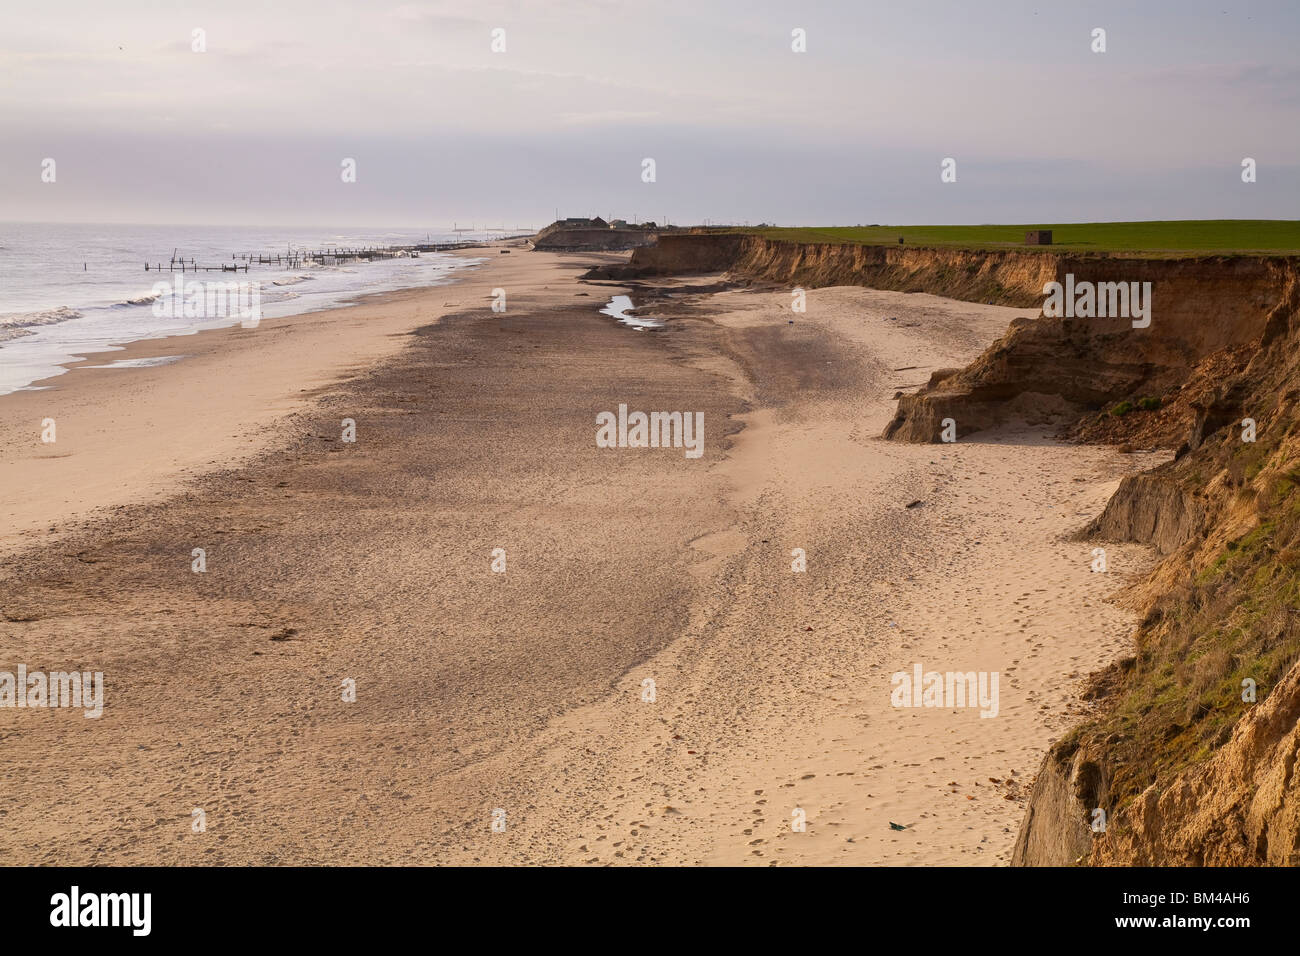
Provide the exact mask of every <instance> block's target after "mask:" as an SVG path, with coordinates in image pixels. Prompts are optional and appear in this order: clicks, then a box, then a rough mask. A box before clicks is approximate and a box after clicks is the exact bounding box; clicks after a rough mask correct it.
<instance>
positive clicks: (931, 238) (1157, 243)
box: [726, 219, 1300, 256]
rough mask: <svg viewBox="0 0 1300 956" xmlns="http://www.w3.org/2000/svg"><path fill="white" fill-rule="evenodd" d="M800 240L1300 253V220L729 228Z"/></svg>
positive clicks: (1160, 251) (1185, 252)
mask: <svg viewBox="0 0 1300 956" xmlns="http://www.w3.org/2000/svg"><path fill="white" fill-rule="evenodd" d="M1030 229H1050V230H1052V245H1050V246H1026V245H1025V233H1026V232H1027V231H1028V230H1030ZM726 231H728V232H737V231H739V232H750V233H757V234H759V235H763V236H767V237H769V238H772V239H789V240H791V241H794V242H855V243H864V244H869V245H897V244H898V237H899V236H902V237H903V239H904V240H905V243H906V244H907V245H910V246H954V247H959V248H965V249H1008V248H1013V247H1014V248H1020V249H1040V250H1052V249H1055V250H1058V251H1062V252H1103V253H1120V254H1127V253H1141V254H1146V255H1159V256H1182V255H1212V254H1221V255H1242V254H1263V255H1300V220H1293V219H1187V220H1169V221H1153V222H1081V223H1031V224H1026V225H1022V226H827V227H807V228H805V227H794V228H779V227H774V228H756V229H739V230H737V229H728V230H726Z"/></svg>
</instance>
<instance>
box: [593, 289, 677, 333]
mask: <svg viewBox="0 0 1300 956" xmlns="http://www.w3.org/2000/svg"><path fill="white" fill-rule="evenodd" d="M634 308H636V306H634V305H633V304H632V300H631V299H630V298H629V297H627V296H625V295H616V296H614V298H612V299H610V300H609V302H608V303H607V304H606V305H605V308H603V309H601V310H600V314H601V315H608V316H610V317H611V318H615V319H618V320H619V321H620V322H622V323H623V324H624V325H630V326H631V327H632V328H634V329H636V330H637V331H638V332H644V331H645V330H646V329H662V328H663V327H664V323H663V320H662V319H650V318H646V319H642V318H638V317H637V316H635V315H628V314H627V313H628V312H629V311H630V310H632V309H634Z"/></svg>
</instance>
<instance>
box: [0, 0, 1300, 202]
mask: <svg viewBox="0 0 1300 956" xmlns="http://www.w3.org/2000/svg"><path fill="white" fill-rule="evenodd" d="M1097 28H1101V29H1103V30H1105V45H1106V49H1105V52H1094V50H1093V46H1094V45H1095V40H1094V36H1093V33H1094V30H1095V29H1097ZM196 30H197V31H202V33H201V34H200V35H198V36H201V39H202V43H201V44H200V43H198V42H197V41H196V33H195V31H196ZM497 30H500V31H504V34H500V33H498V34H496V36H497V37H498V40H497V44H496V45H497V46H498V47H500V46H501V45H502V44H501V41H500V37H502V36H503V37H504V50H493V43H494V34H493V31H497ZM795 30H802V31H804V36H805V37H806V49H805V50H804V51H803V52H796V51H795V50H794V49H793V46H794V45H795V40H794V39H793V36H792V31H795ZM197 45H201V46H202V47H203V50H202V51H201V52H197V51H196V50H195V47H196V46H197ZM1298 45H1300V3H1297V2H1295V0H1279V2H1266V0H1258V2H1231V0H1216V2H1211V3H1206V2H1199V0H1174V2H1163V0H1141V2H1134V0H1123V2H1115V3H1109V2H1107V3H1100V2H1098V3H1093V2H1069V3H1064V2H1059V0H1037V2H1020V0H958V2H943V0H892V2H888V3H877V2H872V0H846V2H830V0H823V2H817V0H798V2H775V0H654V2H649V0H431V2H386V0H371V2H362V0H354V2H340V0H311V2H298V0H275V2H267V0H259V2H246V0H221V2H183V0H158V2H144V0H115V2H112V3H104V2H102V0H86V2H57V0H41V2H39V3H31V2H23V3H19V2H17V0H0V220H11V221H12V220H21V221H50V222H135V223H193V224H205V223H221V224H232V225H313V226H329V227H341V226H393V227H397V226H402V227H413V228H441V227H444V226H450V225H451V224H452V223H453V222H456V223H458V224H460V225H462V226H468V225H474V226H480V227H486V226H492V227H496V226H501V225H504V226H506V227H507V228H510V227H514V226H516V225H522V226H537V225H542V224H545V223H547V222H550V221H551V220H552V219H553V218H555V216H556V215H557V213H558V215H560V216H591V215H601V216H605V217H607V218H608V217H617V218H624V219H633V218H636V219H638V220H647V219H649V220H655V221H657V222H664V221H665V220H666V221H670V222H673V223H678V224H695V223H701V222H704V221H706V220H708V221H713V222H724V223H744V222H750V223H757V222H760V221H765V222H769V223H777V224H780V225H854V224H858V223H861V224H870V223H883V224H921V223H988V222H1012V223H1015V222H1024V223H1036V222H1044V223H1050V222H1086V221H1098V220H1134V219H1210V218H1245V219H1254V218H1269V219H1297V218H1300V57H1297V56H1296V52H1295V51H1296V49H1297V46H1298ZM1247 157H1249V158H1252V159H1254V160H1255V162H1256V170H1257V172H1256V177H1257V178H1256V181H1255V182H1253V183H1243V182H1242V176H1241V172H1242V169H1241V164H1242V161H1243V159H1245V158H1247ZM946 158H952V159H953V160H955V169H956V180H955V181H954V182H943V181H942V179H941V175H940V174H941V164H942V162H943V160H944V159H946ZM47 159H52V160H54V181H53V182H45V181H43V179H42V177H43V172H44V171H45V170H46V169H47V168H48V165H47V164H45V161H46V160H47ZM646 159H653V160H654V174H655V175H654V181H653V182H646V181H644V179H643V168H644V167H643V164H644V160H646ZM345 160H353V161H354V162H355V169H356V176H355V181H354V182H345V181H344V176H343V166H344V162H345ZM47 178H48V176H47Z"/></svg>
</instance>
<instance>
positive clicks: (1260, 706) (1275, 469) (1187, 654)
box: [1015, 260, 1300, 865]
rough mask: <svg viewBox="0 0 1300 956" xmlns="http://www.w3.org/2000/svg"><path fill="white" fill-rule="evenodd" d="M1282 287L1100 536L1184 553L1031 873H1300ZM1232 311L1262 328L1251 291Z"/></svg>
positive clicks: (1288, 324)
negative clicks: (1045, 868) (1176, 439)
mask: <svg viewBox="0 0 1300 956" xmlns="http://www.w3.org/2000/svg"><path fill="white" fill-rule="evenodd" d="M1273 275H1274V276H1275V289H1276V292H1275V294H1274V296H1273V307H1272V308H1271V309H1269V310H1268V311H1266V312H1265V313H1264V316H1263V319H1264V320H1263V322H1262V323H1259V324H1258V331H1257V333H1256V335H1255V338H1254V340H1253V341H1252V342H1248V343H1245V347H1240V348H1230V349H1226V350H1220V351H1218V352H1216V353H1214V354H1213V355H1211V356H1210V357H1209V358H1208V359H1206V360H1205V362H1204V363H1203V365H1202V367H1200V368H1197V369H1195V370H1193V374H1192V375H1191V376H1190V377H1189V379H1188V381H1187V382H1186V383H1184V384H1183V386H1182V387H1181V388H1180V389H1179V391H1180V392H1182V393H1190V394H1188V395H1186V396H1184V397H1180V398H1179V400H1178V403H1177V405H1178V406H1179V407H1177V408H1176V409H1175V410H1174V415H1175V417H1176V418H1177V420H1179V421H1181V422H1183V424H1184V426H1185V433H1184V434H1183V436H1182V441H1181V444H1180V446H1179V448H1178V454H1177V457H1176V458H1175V459H1174V460H1173V461H1171V462H1169V463H1167V464H1165V465H1162V466H1161V467H1159V468H1156V469H1154V470H1153V471H1151V472H1148V473H1146V474H1141V475H1135V476H1132V477H1130V478H1128V479H1126V480H1125V481H1124V482H1123V483H1122V484H1121V486H1120V488H1119V490H1118V491H1117V492H1116V494H1115V495H1114V496H1113V497H1112V499H1111V501H1110V503H1109V504H1108V505H1107V507H1106V509H1105V511H1104V512H1103V513H1102V515H1101V516H1100V517H1099V518H1098V519H1097V520H1096V521H1094V522H1093V524H1092V526H1091V527H1090V528H1089V529H1087V534H1089V535H1091V536H1094V537H1096V538H1097V539H1099V540H1100V541H1103V542H1104V540H1106V539H1117V540H1124V541H1140V542H1146V543H1150V544H1154V545H1155V546H1156V547H1157V548H1158V549H1159V550H1160V551H1161V552H1163V553H1165V554H1166V555H1167V557H1166V558H1165V560H1164V561H1162V562H1161V564H1160V565H1158V566H1157V568H1156V569H1155V570H1154V571H1153V573H1152V574H1151V576H1150V577H1149V578H1148V579H1147V580H1146V581H1144V582H1142V583H1141V584H1140V585H1138V586H1137V587H1136V588H1135V591H1134V595H1133V596H1134V598H1135V600H1137V601H1139V602H1140V606H1141V607H1142V608H1143V609H1144V619H1143V623H1142V625H1141V626H1140V628H1139V630H1138V632H1137V634H1136V635H1135V655H1134V658H1133V659H1132V660H1131V661H1130V662H1128V665H1129V666H1128V667H1127V669H1125V670H1123V671H1122V672H1115V673H1112V674H1111V675H1110V676H1111V678H1112V679H1110V680H1107V681H1102V682H1099V686H1100V688H1101V689H1100V690H1099V696H1100V697H1102V699H1103V701H1104V707H1103V709H1102V711H1101V713H1100V714H1099V716H1098V717H1097V718H1096V719H1094V720H1093V721H1091V722H1089V723H1087V724H1085V725H1084V726H1082V727H1079V728H1077V729H1076V730H1075V731H1074V732H1073V733H1072V734H1071V735H1070V736H1069V737H1067V738H1066V739H1065V740H1063V741H1062V742H1060V743H1059V744H1058V745H1057V746H1056V747H1054V748H1053V751H1052V752H1051V753H1050V754H1049V755H1048V757H1047V758H1046V759H1045V761H1044V763H1043V766H1042V769H1041V771H1040V773H1039V777H1038V780H1037V782H1036V784H1035V788H1034V794H1033V797H1032V799H1031V802H1030V807H1029V810H1028V812H1027V814H1026V817H1025V820H1024V823H1023V824H1022V829H1021V833H1020V838H1019V841H1018V844H1017V848H1016V854H1015V862H1017V863H1021V864H1028V865H1043V864H1063V863H1070V862H1074V861H1076V860H1080V861H1083V862H1089V863H1095V864H1124V865H1127V864H1150V865H1249V864H1272V865H1297V864H1300V782H1298V781H1297V778H1296V775H1295V773H1294V770H1295V760H1296V756H1297V752H1298V750H1300V729H1298V726H1297V720H1298V719H1300V575H1297V569H1300V495H1297V493H1296V490H1297V486H1298V485H1300V268H1297V264H1296V263H1295V262H1294V260H1292V261H1290V262H1287V263H1281V264H1279V265H1278V266H1277V268H1276V270H1274V272H1273ZM1219 302H1220V307H1221V308H1222V310H1223V312H1222V313H1221V315H1220V324H1221V325H1222V326H1224V327H1225V328H1237V329H1241V330H1243V331H1245V330H1253V329H1255V328H1256V324H1257V319H1258V317H1257V315H1256V314H1255V309H1254V307H1253V306H1251V305H1249V304H1248V302H1249V296H1248V295H1244V294H1243V295H1242V296H1241V297H1240V299H1239V300H1238V304H1237V306H1236V307H1235V308H1234V307H1233V305H1232V299H1231V297H1229V296H1228V295H1227V294H1226V290H1225V292H1224V293H1221V294H1220V296H1219ZM1153 327H1154V323H1153ZM1246 419H1251V420H1253V422H1254V427H1255V436H1254V438H1255V440H1254V441H1249V440H1244V439H1246V438H1249V437H1250V435H1249V430H1248V427H1247V426H1246V424H1244V421H1245V420H1246ZM1084 430H1085V431H1086V429H1084ZM1098 808H1100V809H1102V810H1104V811H1105V812H1106V814H1107V817H1108V820H1107V824H1108V825H1107V827H1106V830H1105V831H1104V832H1097V833H1094V832H1093V831H1092V829H1091V828H1090V827H1089V823H1090V822H1091V821H1092V820H1093V819H1094V817H1093V814H1094V811H1095V810H1096V809H1098Z"/></svg>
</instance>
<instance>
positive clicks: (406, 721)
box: [0, 250, 1150, 865]
mask: <svg viewBox="0 0 1300 956" xmlns="http://www.w3.org/2000/svg"><path fill="white" fill-rule="evenodd" d="M489 254H490V258H489V259H488V261H487V262H485V264H484V265H483V267H482V268H480V269H476V270H475V271H474V272H472V273H470V274H468V275H467V276H465V277H464V278H463V279H461V280H460V281H458V282H457V283H455V284H452V285H449V286H445V287H437V288H433V289H426V290H413V291H409V292H405V293H397V294H390V295H387V296H384V297H382V298H378V299H375V300H373V301H369V302H367V303H366V304H363V305H360V306H357V307H353V308H348V309H340V310H334V311H330V312H323V313H316V314H313V315H310V316H299V317H295V318H293V319H285V320H275V321H264V322H263V323H262V325H261V326H260V327H259V328H258V329H256V330H243V329H228V330H217V331H213V332H207V333H202V334H200V335H197V336H189V337H179V338H173V339H166V340H160V341H154V342H141V343H135V344H133V345H131V346H129V347H128V348H127V349H126V350H125V351H124V352H118V353H113V354H112V356H111V358H112V359H118V358H131V357H144V356H159V355H169V354H184V355H186V356H187V357H186V358H184V359H182V360H181V361H179V362H176V363H173V364H170V365H165V366H159V367H155V368H147V369H130V370H123V369H98V370H96V369H79V370H74V371H72V372H70V373H68V374H66V375H64V376H60V377H58V378H56V379H52V380H48V381H47V382H44V383H40V384H43V385H52V386H54V388H52V389H50V390H48V391H36V392H20V393H16V394H14V395H10V396H6V397H3V398H0V406H3V407H4V408H5V414H4V415H3V421H4V424H3V425H0V456H2V457H3V475H4V477H3V479H2V480H0V515H3V516H4V519H5V520H4V526H3V528H4V536H3V538H2V539H0V546H2V547H3V552H0V554H2V555H3V559H4V560H3V565H2V566H0V595H2V597H0V611H2V612H3V618H0V636H2V639H3V644H2V645H0V646H2V647H3V654H2V656H0V670H3V669H9V670H12V669H14V668H16V666H17V664H19V663H24V664H26V666H27V668H28V670H29V671H33V670H58V669H72V668H74V667H75V668H77V669H84V670H91V671H103V673H104V679H105V684H106V692H105V694H106V703H105V707H104V713H103V716H102V717H100V718H99V719H87V718H85V717H83V716H82V714H81V712H80V711H71V710H52V709H51V710H16V709H0V738H2V739H3V745H4V748H3V752H2V755H0V777H2V779H3V784H4V786H3V796H0V862H3V863H9V864H14V863H43V864H52V863H67V864H78V863H131V864H145V863H164V864H166V863H194V864H208V863H211V864H216V863H235V864H239V863H253V864H257V863H271V864H274V863H322V864H344V863H360V864H366V863H408V864H429V863H454V864H469V863H477V862H484V863H547V864H559V863H593V864H595V863H651V862H654V863H697V862H700V863H717V864H756V865H772V864H778V863H796V864H797V863H832V864H871V863H895V864H916V865H933V864H940V865H954V864H955V865H962V864H973V865H978V864H983V865H992V864H999V863H1005V862H1006V861H1007V859H1008V858H1009V856H1010V851H1011V847H1012V844H1013V842H1014V838H1015V831H1016V828H1017V826H1018V825H1019V822H1020V818H1021V815H1022V813H1023V808H1024V799H1025V797H1026V796H1027V792H1028V784H1029V783H1030V782H1031V780H1032V775H1033V773H1034V772H1035V770H1036V768H1037V765H1038V762H1039V760H1040V759H1041V757H1042V754H1043V753H1044V752H1045V750H1046V747H1047V745H1048V744H1049V743H1050V742H1051V740H1053V739H1054V738H1055V737H1056V736H1058V735H1059V734H1061V733H1062V732H1063V731H1064V729H1065V728H1066V727H1068V726H1069V725H1070V724H1071V723H1072V722H1073V720H1074V716H1075V715H1077V713H1078V711H1079V708H1080V707H1081V706H1082V704H1081V703H1080V702H1079V700H1078V692H1079V689H1080V685H1081V681H1082V678H1084V677H1085V676H1086V675H1087V674H1088V673H1090V672H1091V671H1093V670H1096V669H1098V668H1100V667H1102V666H1104V665H1105V664H1107V663H1108V662H1109V661H1111V660H1112V659H1114V658H1115V657H1117V656H1119V655H1121V654H1122V653H1123V652H1124V651H1125V650H1126V649H1127V646H1128V643H1129V633H1130V628H1131V624H1132V622H1131V619H1130V617H1129V614H1128V612H1127V611H1126V610H1125V609H1124V608H1122V607H1120V606H1119V605H1117V604H1116V603H1114V602H1112V601H1111V600H1109V599H1110V598H1111V597H1112V596H1113V595H1114V594H1115V593H1116V592H1117V591H1118V590H1119V589H1120V588H1121V586H1122V585H1123V583H1124V582H1125V581H1126V580H1128V579H1130V578H1131V577H1132V576H1134V575H1135V574H1137V573H1139V572H1141V571H1142V570H1143V569H1144V568H1145V567H1146V566H1147V563H1148V562H1149V560H1150V557H1149V555H1148V554H1147V552H1146V551H1145V550H1144V549H1140V548H1135V547H1108V548H1107V558H1108V564H1109V571H1108V573H1106V574H1094V573H1092V571H1091V568H1090V563H1091V560H1092V554H1091V551H1092V547H1093V545H1092V544H1090V543H1084V542H1079V541H1074V540H1070V539H1069V538H1068V536H1069V535H1070V534H1071V533H1072V532H1074V531H1076V530H1078V529H1079V528H1080V527H1082V526H1083V525H1084V524H1085V523H1086V521H1087V520H1088V519H1089V518H1090V517H1092V516H1093V515H1095V514H1096V513H1097V512H1098V511H1099V510H1100V508H1101V507H1102V505H1103V504H1104V502H1105V500H1106V498H1107V496H1108V495H1109V493H1110V492H1111V491H1113V489H1114V488H1115V486H1116V484H1117V482H1118V480H1119V478H1120V476H1121V475H1123V474H1125V473H1128V472H1131V471H1134V470H1137V469H1139V468H1141V467H1144V466H1145V465H1148V464H1150V462H1149V461H1148V460H1147V459H1146V458H1145V456H1142V455H1122V454H1119V453H1117V452H1115V451H1114V450H1110V449H1104V448H1096V447H1072V446H1062V445H1059V444H1057V443H1055V442H1053V441H1052V440H1051V439H1050V438H1049V437H1048V434H1047V433H1046V432H1045V431H1044V430H1043V429H1008V430H1003V431H1000V432H997V433H989V434H978V435H972V436H970V437H968V438H964V439H963V440H962V441H960V442H958V443H956V444H951V445H905V444H897V443H890V442H884V441H881V440H880V439H879V438H878V437H877V436H878V435H879V433H880V431H881V429H882V428H883V427H884V424H885V423H886V422H887V421H888V419H889V417H890V415H891V414H892V411H893V408H894V401H893V396H894V395H895V393H896V392H897V391H898V390H906V389H910V388H914V387H916V386H918V385H919V384H921V383H922V382H924V381H925V380H926V378H927V377H928V375H929V373H930V371H931V370H932V369H934V368H941V367H950V366H956V365H961V364H964V363H966V362H968V361H970V360H971V359H973V358H974V357H975V356H976V355H978V354H979V352H980V351H981V350H982V349H983V348H984V347H986V346H987V345H988V344H989V343H990V342H992V341H993V340H994V339H995V338H996V337H997V336H998V335H999V334H1000V333H1001V332H1002V330H1003V329H1005V327H1006V325H1007V323H1008V322H1009V321H1010V319H1011V318H1012V317H1013V316H1015V315H1018V314H1026V313H1023V312H1019V311H1016V310H1010V309H1004V308H998V307H991V306H977V305H972V304H969V303H961V302H953V301H950V300H944V299H939V298H935V297H932V296H926V295H908V294H902V293H885V292H877V291H871V290H866V289H859V288H830V289H819V290H814V291H812V292H811V293H809V299H808V310H807V313H805V314H792V313H791V311H790V308H789V305H790V297H789V293H788V291H787V290H763V289H745V290H731V291H723V292H716V291H710V290H711V289H712V288H714V284H715V283H717V282H718V281H719V280H720V279H721V277H703V278H701V277H691V278H684V279H676V280H659V281H658V282H655V283H653V284H652V285H653V286H654V287H655V291H656V292H658V293H663V292H674V293H675V294H674V296H673V298H670V299H669V298H665V299H662V300H658V301H657V302H656V305H657V306H658V307H659V308H660V309H661V311H663V312H665V313H667V314H669V315H670V316H671V318H670V321H669V324H668V328H667V329H666V330H664V331H649V332H640V331H635V330H633V329H630V328H628V327H626V326H623V325H619V324H618V323H616V322H614V321H612V320H611V319H609V318H606V317H604V316H601V315H599V314H598V312H597V310H598V309H599V308H600V307H601V306H603V305H604V304H605V302H606V301H607V300H608V298H609V296H610V295H611V294H614V293H620V292H631V294H632V295H633V298H634V299H636V300H637V301H638V302H640V301H641V297H642V296H643V294H644V293H643V290H639V289H628V288H626V287H624V286H619V285H617V284H615V283H588V282H579V281H577V279H576V277H577V276H578V275H579V274H580V272H581V271H583V270H584V269H585V268H586V267H588V266H589V265H591V264H593V263H594V262H598V261H616V260H617V258H618V257H617V256H593V255H551V254H541V253H521V252H519V251H515V252H514V253H513V254H511V255H509V256H503V255H499V254H497V252H496V250H490V252H489ZM497 287H500V288H504V289H506V291H507V303H508V307H507V311H506V312H505V313H504V314H498V313H494V312H492V311H491V309H490V307H489V301H490V300H489V297H490V294H491V290H492V289H493V288H497ZM791 319H794V323H793V324H790V320H791ZM102 363H103V358H102V357H98V358H92V359H90V360H88V361H87V362H86V363H85V364H87V365H94V364H102ZM621 403H622V404H626V405H628V406H629V408H630V409H633V410H643V411H658V410H664V411H674V410H680V411H691V412H702V413H703V414H704V421H705V442H704V453H703V455H702V457H700V458H698V459H691V458H688V457H686V456H685V455H684V454H683V451H682V449H669V448H665V449H602V448H597V447H596V445H595V441H594V438H595V431H596V427H595V425H596V421H595V418H596V414H597V413H598V412H601V411H615V410H617V408H618V406H619V404H621ZM46 417H53V418H55V419H56V421H57V422H58V441H57V443H55V444H54V445H43V444H41V443H40V439H39V435H40V422H41V420H42V419H43V418H46ZM344 419H352V420H354V421H355V423H356V441H355V442H344V441H342V440H341V439H342V422H343V420H344ZM917 501H919V502H921V503H920V504H919V505H914V506H913V507H908V505H909V504H912V503H914V502H917ZM195 548H202V549H204V551H205V554H206V567H207V570H206V571H205V572H204V573H194V572H193V571H192V570H191V561H192V558H191V554H192V550H193V549H195ZM498 548H500V549H504V551H505V561H506V570H505V572H504V573H494V572H493V570H492V563H493V560H494V558H493V552H494V549H498ZM796 548H799V549H803V550H804V551H805V552H806V556H807V570H806V571H804V572H801V573H795V572H793V571H792V570H791V562H792V560H793V557H792V551H793V550H794V549H796ZM917 663H919V664H921V665H922V666H923V667H924V668H925V669H926V670H938V671H948V670H960V671H967V670H983V671H997V672H999V674H1000V678H1001V683H1000V700H999V712H998V715H997V716H996V717H993V718H982V717H981V716H980V713H979V710H978V709H976V708H964V709H895V708H894V707H892V706H891V702H890V695H891V689H892V686H891V674H892V673H893V672H895V671H911V669H912V667H913V665H914V664H917ZM647 679H649V680H652V681H653V685H654V694H653V698H654V699H653V700H652V701H651V700H646V699H645V697H647V696H650V695H648V694H647V693H646V687H647V685H646V683H645V682H646V681H647ZM348 682H355V694H356V699H355V702H348V701H345V700H343V697H344V696H345V691H346V689H347V687H348V686H349V683H348ZM196 810H202V818H203V821H204V825H205V826H204V829H203V831H202V832H196V830H195V825H194V821H195V819H196V814H195V811H196ZM496 810H501V811H504V821H505V827H504V831H503V832H496V831H494V829H493V827H492V823H493V820H494V811H496ZM796 810H801V811H803V813H804V815H805V816H806V821H807V828H806V831H805V832H796V831H795V830H794V829H792V821H793V820H794V819H795V817H794V816H792V814H794V813H795V811H796ZM497 816H498V818H499V816H500V815H499V814H498V815H497ZM891 822H893V823H897V824H901V825H903V826H905V829H903V830H897V829H893V828H891V826H890V823H891Z"/></svg>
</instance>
